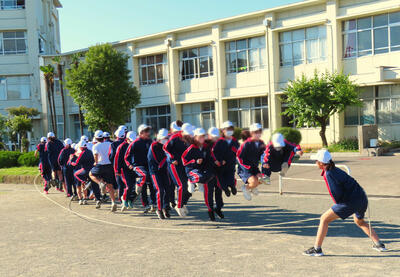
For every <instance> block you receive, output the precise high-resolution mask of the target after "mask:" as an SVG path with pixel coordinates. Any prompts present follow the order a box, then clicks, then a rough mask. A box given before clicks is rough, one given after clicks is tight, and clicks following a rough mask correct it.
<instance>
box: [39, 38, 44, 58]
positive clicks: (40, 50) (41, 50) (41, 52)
mask: <svg viewBox="0 0 400 277" xmlns="http://www.w3.org/2000/svg"><path fill="white" fill-rule="evenodd" d="M44 52H45V48H44V40H43V39H42V38H41V37H39V54H43V53H44Z"/></svg>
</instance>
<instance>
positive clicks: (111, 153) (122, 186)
mask: <svg viewBox="0 0 400 277" xmlns="http://www.w3.org/2000/svg"><path fill="white" fill-rule="evenodd" d="M125 135H126V133H125V131H124V130H123V129H119V130H117V131H116V132H115V136H116V137H117V139H116V140H115V141H113V142H112V143H111V145H110V150H109V152H108V158H109V159H110V161H111V164H113V165H114V159H115V155H116V153H117V148H118V146H120V145H121V144H122V143H123V142H125ZM114 169H115V167H114ZM114 174H115V180H116V184H117V186H118V187H115V188H114V189H118V191H119V193H118V198H119V199H121V197H122V195H123V194H124V190H125V183H124V180H122V175H121V174H117V172H115V170H114Z"/></svg>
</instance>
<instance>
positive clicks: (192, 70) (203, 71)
mask: <svg viewBox="0 0 400 277" xmlns="http://www.w3.org/2000/svg"><path fill="white" fill-rule="evenodd" d="M180 61H181V62H180V63H181V68H180V70H181V79H182V81H183V80H189V79H193V78H203V77H209V76H212V75H213V58H212V49H211V47H210V46H205V47H201V48H192V49H187V50H183V51H181V52H180Z"/></svg>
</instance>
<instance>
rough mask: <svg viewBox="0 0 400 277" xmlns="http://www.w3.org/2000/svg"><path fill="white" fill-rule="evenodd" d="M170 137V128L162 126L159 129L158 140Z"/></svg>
mask: <svg viewBox="0 0 400 277" xmlns="http://www.w3.org/2000/svg"><path fill="white" fill-rule="evenodd" d="M167 137H168V130H167V129H165V128H162V129H160V130H159V131H158V133H157V140H162V139H165V138H167Z"/></svg>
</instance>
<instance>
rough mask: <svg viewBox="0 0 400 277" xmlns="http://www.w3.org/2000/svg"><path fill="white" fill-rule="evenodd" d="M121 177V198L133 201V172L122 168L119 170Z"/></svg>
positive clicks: (134, 193) (134, 194) (134, 197)
mask: <svg viewBox="0 0 400 277" xmlns="http://www.w3.org/2000/svg"><path fill="white" fill-rule="evenodd" d="M119 177H121V179H122V181H123V184H124V190H123V192H122V194H121V199H123V200H124V201H133V200H135V199H136V196H137V194H136V191H135V181H136V180H135V173H134V172H133V171H132V170H129V169H127V168H123V169H122V172H121V176H119Z"/></svg>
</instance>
